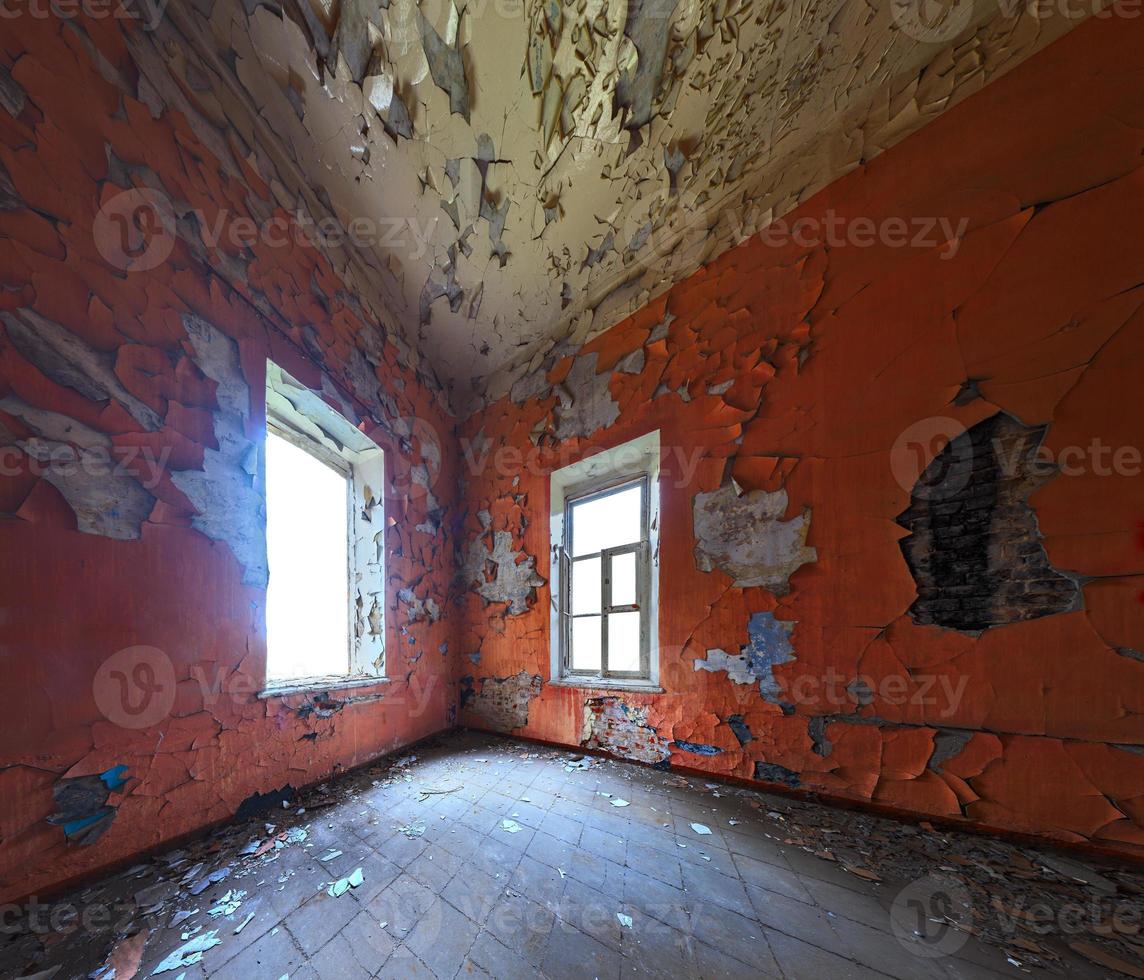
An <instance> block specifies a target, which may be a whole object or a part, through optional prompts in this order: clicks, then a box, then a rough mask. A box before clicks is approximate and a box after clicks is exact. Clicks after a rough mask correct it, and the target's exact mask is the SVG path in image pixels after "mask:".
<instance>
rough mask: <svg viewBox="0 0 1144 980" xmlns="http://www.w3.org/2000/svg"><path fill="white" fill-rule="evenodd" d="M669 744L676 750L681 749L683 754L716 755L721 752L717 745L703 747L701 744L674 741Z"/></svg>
mask: <svg viewBox="0 0 1144 980" xmlns="http://www.w3.org/2000/svg"><path fill="white" fill-rule="evenodd" d="M671 744H672V745H674V746H675V747H676V748H677V749H683V751H684V752H691V753H693V754H694V755H718V754H719V753H720V752H722V751H723V750H722V749H721V748H719V747H718V746H717V745H704V744H703V743H702V742H681V741H679V739H676V740H675V741H674V742H672V743H671Z"/></svg>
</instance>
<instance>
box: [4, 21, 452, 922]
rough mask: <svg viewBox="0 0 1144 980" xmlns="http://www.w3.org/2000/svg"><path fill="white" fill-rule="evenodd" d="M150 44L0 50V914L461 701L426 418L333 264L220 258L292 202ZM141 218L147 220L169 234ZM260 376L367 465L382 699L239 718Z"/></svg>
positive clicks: (280, 252) (444, 537) (405, 365)
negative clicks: (297, 393)
mask: <svg viewBox="0 0 1144 980" xmlns="http://www.w3.org/2000/svg"><path fill="white" fill-rule="evenodd" d="M172 9H173V8H172ZM170 30H172V27H171V25H170V24H169V23H165V24H164V25H163V26H162V27H161V29H160V31H159V33H158V34H149V33H147V32H144V31H142V30H140V29H139V25H138V24H133V23H130V22H127V23H124V22H122V21H121V19H118V18H102V19H95V20H90V19H86V18H84V17H75V18H67V17H60V18H57V17H43V18H40V17H33V16H21V17H15V18H9V19H6V20H5V26H4V30H3V33H2V36H0V80H2V82H3V85H2V93H3V98H2V100H0V131H2V139H0V270H2V271H0V280H2V288H0V454H2V459H3V467H2V473H0V511H2V514H3V541H4V547H3V559H2V560H0V595H2V596H3V599H2V600H0V601H2V603H3V609H2V610H0V622H2V623H3V626H2V630H3V638H2V640H0V660H2V663H3V667H2V669H3V677H4V682H5V684H4V686H5V690H6V691H7V692H8V708H7V710H6V716H5V723H4V725H3V730H2V733H0V797H2V798H3V799H4V807H3V814H2V815H0V896H2V898H0V900H8V899H10V898H12V897H18V896H22V895H27V894H42V893H43V891H44V890H45V889H47V888H49V887H52V886H54V885H57V884H59V883H61V882H62V881H64V880H67V879H69V878H73V877H75V876H77V875H81V874H84V873H88V872H91V871H94V870H96V869H98V868H101V867H104V866H107V865H109V864H111V863H114V862H117V861H121V860H124V859H126V858H128V857H129V856H131V855H133V854H135V853H137V852H138V851H139V850H140V849H144V848H149V847H153V846H157V845H159V844H161V843H162V842H164V841H167V840H170V839H172V838H175V837H177V836H179V835H181V834H186V833H189V832H192V831H195V830H197V829H199V828H201V827H203V826H205V825H208V824H210V823H212V822H215V821H221V820H225V819H227V818H229V817H231V816H232V815H233V814H235V812H236V811H238V810H239V808H240V806H241V805H242V803H243V801H244V800H246V799H248V798H250V797H252V795H253V794H255V793H266V792H269V791H271V790H274V789H275V788H277V787H281V786H284V785H288V784H289V785H294V786H302V785H304V784H307V783H310V782H314V781H320V780H322V779H325V778H328V777H329V776H330V775H331V774H332V773H335V772H337V771H339V770H341V769H345V768H347V767H350V766H353V765H356V764H360V763H364V762H366V761H368V760H370V759H372V758H374V757H376V756H377V755H379V754H381V753H383V752H386V751H388V750H390V749H393V748H395V747H397V746H399V745H403V744H406V743H408V742H411V741H413V740H415V739H417V738H419V737H422V736H425V735H428V734H430V733H432V732H435V731H439V730H441V729H444V728H447V727H449V726H450V724H451V718H452V713H453V712H454V711H455V705H456V702H457V693H456V690H455V688H454V687H453V685H454V684H455V680H456V679H455V677H454V671H453V669H452V665H451V662H450V660H449V658H448V656H447V655H445V654H444V653H443V651H445V650H447V649H448V643H449V639H450V636H451V630H452V628H453V626H452V622H451V620H450V618H449V616H448V615H447V610H448V608H449V607H450V605H451V604H450V603H449V601H448V595H449V590H450V589H451V587H452V584H453V573H452V555H453V548H454V545H453V543H452V539H451V524H452V517H451V515H452V514H453V513H454V508H455V494H456V474H455V471H454V469H453V467H454V463H453V459H454V455H455V454H454V453H453V452H452V451H451V450H450V449H449V447H450V446H452V445H453V442H452V440H453V433H452V426H453V423H452V421H451V419H450V418H449V417H448V416H447V415H446V414H444V412H443V411H442V405H443V403H444V402H443V392H442V390H441V388H440V386H439V385H437V384H436V382H435V381H434V380H433V379H432V378H431V377H430V376H427V375H425V374H423V373H422V372H420V371H419V370H418V368H417V365H416V363H415V362H414V360H413V359H411V357H410V356H409V354H408V352H407V351H406V349H405V347H404V344H403V342H401V341H400V339H398V340H395V339H394V335H393V334H392V332H391V328H390V327H389V326H388V325H387V324H385V323H384V322H381V321H379V320H378V319H376V318H375V317H374V316H373V314H371V313H369V312H367V309H366V307H365V306H363V304H362V302H361V301H360V300H359V299H358V298H356V294H355V293H354V292H353V291H352V290H351V289H350V288H349V286H348V280H347V278H346V277H347V276H348V275H349V272H348V271H347V269H346V268H343V267H341V263H342V259H341V258H340V257H339V255H338V254H337V252H336V250H334V251H328V250H326V249H325V248H324V247H319V246H317V245H315V244H312V243H310V242H308V241H307V240H305V239H304V238H303V237H302V236H296V235H293V234H286V235H285V236H284V238H283V240H282V241H281V242H279V243H278V244H274V243H273V242H267V241H264V240H252V241H250V242H249V243H240V244H235V243H234V241H233V240H232V236H230V235H229V234H226V233H224V231H225V228H226V227H227V226H228V225H233V223H234V222H237V221H240V220H255V221H258V222H262V221H265V220H268V219H271V218H274V217H277V218H279V219H280V220H281V221H282V223H283V225H282V226H283V228H285V229H286V230H287V231H289V229H291V228H292V227H293V224H292V223H293V222H294V221H295V218H293V217H291V216H290V214H288V211H290V212H292V211H293V208H294V205H295V204H296V203H297V201H296V199H295V198H294V197H293V196H292V195H291V194H288V193H286V192H285V189H284V188H285V186H286V185H285V184H284V182H283V181H284V180H285V178H284V177H283V176H282V175H281V174H280V172H279V170H278V166H279V161H276V160H275V159H274V158H273V156H272V155H271V154H270V152H269V151H268V150H267V149H266V146H267V145H269V144H262V143H259V142H257V138H258V128H259V127H258V125H255V124H254V123H253V121H252V125H251V126H248V127H245V128H234V129H229V130H228V129H227V128H226V127H225V126H224V125H223V124H222V117H221V116H220V114H219V111H218V104H217V102H216V100H215V98H214V96H213V95H212V94H211V93H210V92H209V91H208V88H207V87H206V86H205V84H204V83H201V80H200V82H199V83H195V82H194V81H193V79H195V78H199V76H198V75H197V74H196V72H199V71H202V72H204V76H203V77H205V75H207V74H209V69H205V68H202V67H201V66H200V67H198V68H195V69H194V71H192V63H191V62H190V61H187V60H186V59H185V58H184V57H183V56H182V55H180V53H179V50H180V49H178V48H175V47H168V48H164V47H163V45H162V43H161V38H162V36H163V32H164V31H170ZM167 39H168V40H169V38H167ZM188 78H190V79H192V81H191V82H190V83H189V84H188V83H187V79H188ZM124 192H130V194H129V196H128V197H126V198H124V197H123V196H122V195H123V194H124ZM159 195H161V196H159ZM139 201H147V202H153V201H159V202H160V203H162V202H168V203H169V205H170V211H169V212H164V211H163V207H165V205H163V206H161V207H159V208H158V209H157V210H158V217H159V219H160V220H162V221H163V222H164V224H163V229H162V230H163V234H159V235H153V236H150V237H149V238H144V237H141V235H140V228H139V224H138V222H141V221H145V220H155V219H156V209H143V210H137V209H135V208H134V206H133V205H134V204H135V203H137V202H139ZM220 221H221V222H222V223H223V225H222V226H221V227H222V228H223V231H220V230H218V228H217V227H216V222H220ZM212 229H214V230H213V231H212ZM155 241H158V242H159V247H162V248H165V249H169V253H168V254H165V255H163V256H160V257H159V258H160V260H159V261H153V260H154V259H155V256H154V255H153V254H152V253H150V252H149V251H148V249H150V248H151V247H152V246H151V245H150V244H147V243H148V242H151V243H154V242H155ZM144 246H146V247H144ZM268 357H269V358H272V359H273V360H274V361H275V362H276V363H278V364H280V365H281V366H282V367H283V368H284V369H285V370H287V371H288V372H289V373H290V375H292V376H293V377H294V378H297V379H298V380H299V381H300V382H301V383H302V384H304V385H305V386H307V387H308V388H309V389H312V391H313V392H314V394H313V395H312V397H315V398H317V397H321V398H324V399H325V400H326V401H327V402H328V403H330V404H331V405H333V406H334V407H335V408H337V409H338V410H339V411H341V412H342V413H344V414H346V415H347V416H348V417H349V418H350V419H351V421H352V422H354V423H355V424H357V425H358V426H359V427H360V428H361V429H362V430H363V431H364V432H365V433H366V434H367V435H369V436H370V437H372V438H373V439H374V440H375V441H376V442H377V443H378V444H379V445H380V446H381V447H382V448H383V449H384V450H385V453H386V456H385V467H386V475H387V486H386V487H384V488H381V487H378V488H376V490H377V492H378V495H379V497H380V496H384V507H385V521H384V522H383V523H380V522H379V526H378V532H379V534H380V535H381V536H382V537H381V539H379V543H381V542H383V548H384V554H385V576H386V588H385V594H384V603H383V605H384V609H378V610H374V611H373V612H372V613H371V616H370V618H371V620H376V625H377V626H379V627H380V625H381V622H382V613H384V629H385V632H386V647H387V657H388V660H387V672H388V677H389V681H388V683H386V684H379V685H375V686H373V687H365V688H355V689H354V690H352V691H348V692H338V691H332V692H328V693H326V694H315V693H314V692H311V693H310V694H308V695H302V694H298V695H293V696H282V697H269V698H265V699H259V698H258V697H257V692H258V690H259V689H260V688H261V687H262V684H263V678H264V665H265V656H266V651H265V645H266V641H265V632H264V612H263V611H264V607H265V597H266V592H265V586H266V582H267V567H266V553H265V542H264V540H263V534H264V532H263V527H264V520H263V510H264V488H263V478H262V474H261V463H262V460H261V456H262V448H261V447H262V433H263V430H264V417H263V411H264V408H263V397H262V392H263V391H264V390H265V370H266V368H265V365H266V359H267V358H268ZM414 420H416V421H414ZM443 446H444V451H443V449H442V447H443ZM382 491H384V493H382ZM399 593H400V594H403V595H407V599H406V602H402V603H401V607H400V609H399V600H398V595H399ZM411 599H415V600H416V602H417V603H419V605H417V610H418V611H419V614H418V615H408V614H407V609H406V605H407V604H408V603H409V602H410V600H411ZM351 695H352V696H351Z"/></svg>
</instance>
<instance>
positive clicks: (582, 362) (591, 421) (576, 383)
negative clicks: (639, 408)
mask: <svg viewBox="0 0 1144 980" xmlns="http://www.w3.org/2000/svg"><path fill="white" fill-rule="evenodd" d="M596 361H597V355H595V354H587V355H585V356H583V357H577V358H576V360H575V361H574V362H573V364H572V369H571V370H570V371H569V372H568V377H566V378H565V379H564V381H563V383H562V384H560V385H558V386H557V388H556V394H557V396H558V397H559V399H560V400H559V402H558V403H557V405H556V407H555V408H554V410H553V411H554V413H555V416H556V438H557V439H574V438H587V437H588V436H590V435H591V434H592V433H593V432H596V431H598V430H599V429H603V428H605V427H607V426H609V425H611V424H612V423H613V422H615V421H616V419H618V418H619V417H620V406H619V405H617V404H616V401H615V399H614V398H612V393H611V391H610V390H609V389H608V381H609V379H610V378H611V375H610V374H609V373H604V374H597V373H596Z"/></svg>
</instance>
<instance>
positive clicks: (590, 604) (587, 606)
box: [572, 558, 601, 616]
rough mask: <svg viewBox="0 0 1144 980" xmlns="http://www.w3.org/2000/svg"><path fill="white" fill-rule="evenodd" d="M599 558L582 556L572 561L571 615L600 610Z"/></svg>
mask: <svg viewBox="0 0 1144 980" xmlns="http://www.w3.org/2000/svg"><path fill="white" fill-rule="evenodd" d="M600 562H601V559H599V558H584V559H583V560H581V561H574V562H573V563H572V615H574V616H580V615H583V614H584V613H598V612H599V611H600V594H601V593H600V584H601V582H600Z"/></svg>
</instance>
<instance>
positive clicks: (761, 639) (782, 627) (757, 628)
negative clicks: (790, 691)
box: [743, 612, 795, 705]
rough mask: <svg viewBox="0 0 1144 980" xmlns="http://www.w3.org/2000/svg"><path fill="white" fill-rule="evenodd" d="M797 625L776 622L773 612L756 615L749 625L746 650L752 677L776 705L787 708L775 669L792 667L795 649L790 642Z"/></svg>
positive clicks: (744, 648)
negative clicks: (784, 665) (783, 665)
mask: <svg viewBox="0 0 1144 980" xmlns="http://www.w3.org/2000/svg"><path fill="white" fill-rule="evenodd" d="M794 625H795V624H794V623H788V622H784V621H783V620H780V619H775V615H774V613H769V612H757V613H754V614H752V616H751V619H750V621H749V622H748V623H747V635H748V636H749V637H750V642H748V644H747V645H746V646H745V647H743V653H745V654H746V655H747V662H748V663H749V664H750V669H751V673H752V674H753V675H754V676H755V677H757V678H758V680H759V693H761V694H762V696H763V698H764V699H766V700H767V701H770V702H771V703H772V704H779V705H781V704H783V701H782V700H781V699H780V698H779V695H780V694H781V693H782V691H781V689H780V687H779V682H778V681H777V680H776V679H775V673H774V669H775V667H777V666H778V665H779V664H789V663H790V662H791V661H793V660H794V659H795V656H794V647H792V646H791V642H790V635H791V633H792V632H793V631H794Z"/></svg>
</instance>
